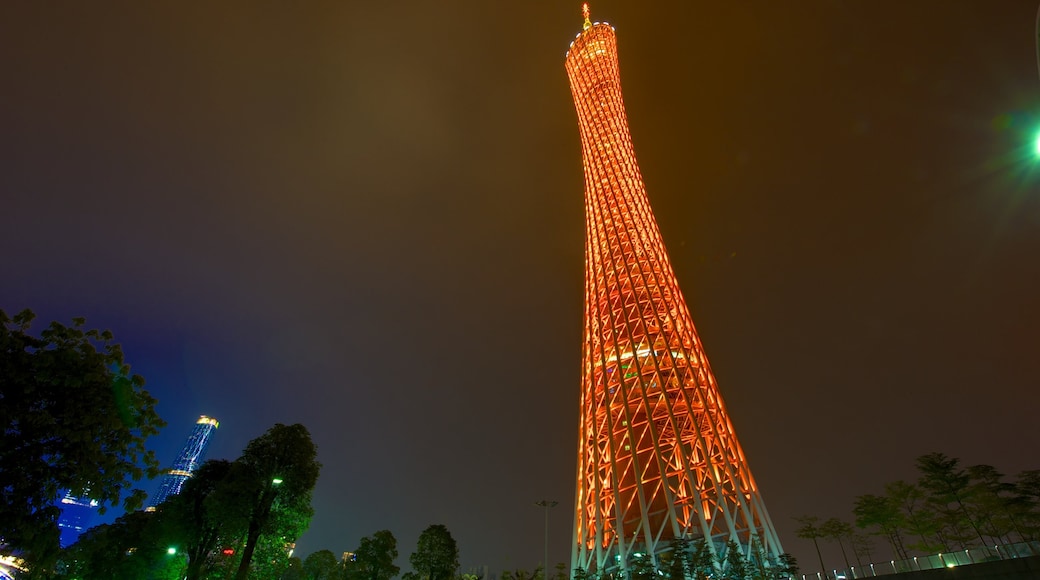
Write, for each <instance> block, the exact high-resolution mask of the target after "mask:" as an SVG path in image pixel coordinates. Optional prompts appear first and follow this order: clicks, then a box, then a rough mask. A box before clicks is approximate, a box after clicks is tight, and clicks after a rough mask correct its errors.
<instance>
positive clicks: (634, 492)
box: [565, 4, 782, 574]
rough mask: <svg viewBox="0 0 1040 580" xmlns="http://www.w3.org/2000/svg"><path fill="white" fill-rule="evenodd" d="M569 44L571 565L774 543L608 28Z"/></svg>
mask: <svg viewBox="0 0 1040 580" xmlns="http://www.w3.org/2000/svg"><path fill="white" fill-rule="evenodd" d="M583 11H584V14H585V26H584V29H583V31H582V32H581V33H580V34H579V35H578V37H577V38H576V39H575V40H574V42H572V43H571V46H570V49H569V50H568V51H567V57H566V62H565V65H566V69H567V75H568V77H569V79H570V86H571V93H572V96H573V97H574V105H575V109H576V110H577V113H578V126H579V129H580V134H581V146H582V160H583V162H584V167H585V330H584V336H583V340H584V345H583V349H582V350H583V353H582V387H581V402H580V420H579V426H578V427H579V431H578V472H577V490H576V495H575V520H574V526H575V529H574V535H575V537H574V544H573V555H572V566H571V568H572V569H575V568H581V569H584V570H586V571H588V572H598V573H606V574H610V573H612V572H616V571H626V570H629V569H630V567H631V566H632V564H633V563H634V562H635V560H637V559H640V558H651V560H653V559H656V557H657V555H658V554H660V553H662V552H664V551H666V550H668V549H669V548H670V544H671V542H672V540H673V539H688V540H700V539H703V540H704V541H705V544H706V546H707V547H708V548H709V549H710V550H711V551H712V553H713V554H715V555H716V556H717V557H720V558H721V557H725V551H726V550H727V549H729V547H731V546H736V547H737V549H739V550H740V551H741V553H742V554H743V555H744V556H745V557H747V558H752V559H754V561H758V562H762V561H763V559H765V558H769V559H776V558H778V557H779V555H780V553H781V552H782V550H781V548H780V542H779V539H778V537H777V534H776V530H775V529H774V528H773V524H772V522H771V521H770V519H769V514H768V513H767V512H766V507H765V503H764V502H763V501H762V496H761V495H760V493H759V490H758V486H757V485H756V484H755V480H754V479H753V478H752V477H751V470H750V468H749V467H748V462H747V460H746V458H745V456H744V452H743V450H742V449H741V447H740V444H739V443H738V442H737V436H736V432H735V431H734V429H733V424H732V423H731V422H730V419H729V416H728V414H727V413H726V409H725V407H724V405H723V401H722V395H721V394H720V393H719V389H718V386H717V385H716V383H715V377H714V375H713V374H712V372H711V368H710V367H709V366H708V359H707V357H706V356H705V354H704V348H703V346H702V345H701V341H700V338H699V337H698V336H697V332H696V330H695V329H694V326H693V319H692V318H691V317H690V311H689V309H688V308H687V306H686V302H685V300H684V299H683V295H682V292H681V291H680V290H679V283H678V282H677V281H676V278H675V273H674V271H673V270H672V266H671V263H670V262H669V260H668V254H667V253H666V252H665V247H664V241H663V240H662V238H661V232H660V231H659V230H658V227H657V222H656V220H655V218H654V214H653V212H652V210H651V209H650V201H649V198H648V197H647V194H646V189H645V187H644V186H643V179H642V176H641V174H640V171H639V166H638V165H637V164H636V156H635V151H634V149H633V147H632V140H631V137H630V136H629V130H628V120H627V117H626V115H625V107H624V103H623V101H622V98H621V77H620V75H619V73H618V58H617V42H616V38H615V35H614V29H613V28H612V27H611V26H610V25H608V24H603V23H596V24H593V23H592V22H591V21H590V20H589V16H588V5H587V4H586V5H585V6H584V7H583Z"/></svg>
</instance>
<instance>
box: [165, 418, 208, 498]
mask: <svg viewBox="0 0 1040 580" xmlns="http://www.w3.org/2000/svg"><path fill="white" fill-rule="evenodd" d="M219 426H220V423H219V422H217V420H216V419H214V418H212V417H207V416H205V415H201V416H200V417H199V420H198V421H196V422H195V428H194V429H192V431H191V435H188V439H187V441H185V442H184V448H182V449H181V452H180V454H179V455H177V459H176V460H175V461H174V462H173V467H171V468H170V469H169V470H168V471H167V472H166V475H165V476H164V477H163V480H162V483H161V484H159V491H157V492H156V493H155V497H153V498H152V501H151V502H150V503H149V507H148V509H155V507H156V506H158V505H159V504H161V503H162V502H164V501H166V499H167V498H169V497H170V496H172V495H177V494H179V493H180V492H181V487H183V486H184V482H185V481H188V479H189V478H190V477H191V476H192V475H195V471H196V470H197V469H198V468H199V466H200V465H202V460H203V459H205V458H206V450H207V449H208V448H209V440H210V438H211V437H212V436H213V432H214V431H216V430H217V427H219Z"/></svg>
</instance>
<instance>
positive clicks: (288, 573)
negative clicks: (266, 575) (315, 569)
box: [278, 556, 307, 580]
mask: <svg viewBox="0 0 1040 580" xmlns="http://www.w3.org/2000/svg"><path fill="white" fill-rule="evenodd" d="M278 580H307V575H306V574H305V573H304V571H303V560H300V559H299V558H297V557H296V556H293V557H292V558H289V564H288V565H287V566H286V567H285V571H284V572H282V575H281V576H280V577H279V578H278Z"/></svg>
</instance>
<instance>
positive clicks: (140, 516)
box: [62, 511, 185, 580]
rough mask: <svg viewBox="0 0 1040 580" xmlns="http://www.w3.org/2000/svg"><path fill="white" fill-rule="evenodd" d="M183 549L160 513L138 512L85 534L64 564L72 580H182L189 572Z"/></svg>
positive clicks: (71, 550) (64, 560)
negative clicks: (80, 579) (109, 579)
mask: <svg viewBox="0 0 1040 580" xmlns="http://www.w3.org/2000/svg"><path fill="white" fill-rule="evenodd" d="M180 548H181V546H180V545H178V544H177V543H176V540H175V539H174V538H171V537H170V536H169V535H167V530H166V529H165V528H164V527H163V525H162V524H161V522H160V521H159V514H157V513H150V512H144V511H137V512H131V513H128V514H125V515H123V516H121V517H120V518H118V519H116V521H114V522H112V523H111V524H104V525H100V526H96V527H94V528H91V529H90V530H87V531H86V532H84V533H83V534H82V535H81V536H80V537H79V541H77V542H76V543H75V544H73V545H72V546H70V547H69V549H68V550H66V551H65V553H64V554H63V556H62V562H63V563H64V564H65V569H66V571H67V574H66V575H67V576H68V577H70V578H88V579H93V578H150V579H153V580H179V579H180V578H183V577H184V569H185V561H184V555H183V553H182V552H181V550H180ZM171 550H172V552H171Z"/></svg>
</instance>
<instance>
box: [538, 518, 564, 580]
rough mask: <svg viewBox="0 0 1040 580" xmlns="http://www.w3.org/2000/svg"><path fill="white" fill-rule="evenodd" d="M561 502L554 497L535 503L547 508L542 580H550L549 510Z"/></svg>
mask: <svg viewBox="0 0 1040 580" xmlns="http://www.w3.org/2000/svg"><path fill="white" fill-rule="evenodd" d="M559 503H560V502H558V501H556V500H554V499H543V500H542V501H536V502H534V505H536V506H541V507H543V508H545V563H544V564H543V565H542V580H549V510H550V509H552V508H554V507H556V506H557V505H558V504H559Z"/></svg>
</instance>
